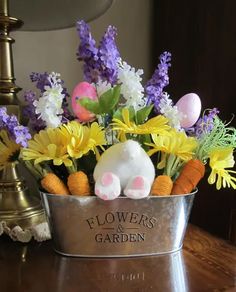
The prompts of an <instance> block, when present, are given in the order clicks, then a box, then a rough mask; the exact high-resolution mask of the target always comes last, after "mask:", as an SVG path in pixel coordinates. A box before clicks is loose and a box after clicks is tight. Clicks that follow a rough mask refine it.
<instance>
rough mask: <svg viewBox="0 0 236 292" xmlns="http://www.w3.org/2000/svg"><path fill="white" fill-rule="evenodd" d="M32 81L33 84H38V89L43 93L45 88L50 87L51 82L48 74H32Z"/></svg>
mask: <svg viewBox="0 0 236 292" xmlns="http://www.w3.org/2000/svg"><path fill="white" fill-rule="evenodd" d="M30 79H31V81H32V82H36V87H37V88H38V89H39V90H40V91H41V92H44V87H45V86H50V81H49V80H48V73H47V72H44V73H36V72H32V73H31V74H30Z"/></svg>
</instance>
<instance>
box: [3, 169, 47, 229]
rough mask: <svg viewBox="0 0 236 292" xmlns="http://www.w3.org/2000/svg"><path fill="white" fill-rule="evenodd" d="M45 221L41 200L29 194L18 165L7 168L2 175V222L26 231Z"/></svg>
mask: <svg viewBox="0 0 236 292" xmlns="http://www.w3.org/2000/svg"><path fill="white" fill-rule="evenodd" d="M45 220H46V219H45V214H44V210H43V208H42V205H41V203H40V200H39V198H37V197H36V196H33V195H31V194H30V193H29V190H28V188H27V187H26V185H25V181H24V180H23V179H22V178H21V177H20V176H19V173H18V169H17V168H16V165H15V164H14V163H12V164H9V165H8V166H6V167H5V168H4V169H3V170H2V172H1V173H0V222H2V221H4V222H5V223H6V225H7V226H8V227H9V228H13V227H15V226H17V225H18V226H20V227H21V228H22V229H26V228H30V227H32V226H34V225H37V224H40V223H42V222H45Z"/></svg>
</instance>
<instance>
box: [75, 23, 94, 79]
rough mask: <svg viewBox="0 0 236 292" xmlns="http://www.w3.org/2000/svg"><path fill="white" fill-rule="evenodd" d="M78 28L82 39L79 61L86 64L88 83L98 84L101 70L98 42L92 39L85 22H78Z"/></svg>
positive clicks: (78, 54)
mask: <svg viewBox="0 0 236 292" xmlns="http://www.w3.org/2000/svg"><path fill="white" fill-rule="evenodd" d="M76 27H77V31H78V35H79V37H80V45H79V47H78V51H77V59H78V60H79V61H83V62H84V78H85V80H86V81H87V82H97V81H98V75H99V70H98V63H97V61H98V56H97V54H98V49H97V48H96V42H95V40H94V39H93V38H92V35H91V32H90V28H89V26H88V24H87V23H86V22H85V21H83V20H81V21H78V22H77V26H76Z"/></svg>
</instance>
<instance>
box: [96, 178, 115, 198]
mask: <svg viewBox="0 0 236 292" xmlns="http://www.w3.org/2000/svg"><path fill="white" fill-rule="evenodd" d="M120 191H121V189H120V179H119V177H118V176H116V175H115V174H114V173H112V172H105V173H103V175H102V176H101V177H99V178H98V179H97V181H96V183H95V194H96V195H97V196H98V197H99V198H101V199H103V200H114V199H115V198H117V197H118V196H119V195H120Z"/></svg>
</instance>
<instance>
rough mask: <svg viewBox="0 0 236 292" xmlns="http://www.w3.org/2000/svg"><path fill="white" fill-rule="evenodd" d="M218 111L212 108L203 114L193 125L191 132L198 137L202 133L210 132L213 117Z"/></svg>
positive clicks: (212, 125)
mask: <svg viewBox="0 0 236 292" xmlns="http://www.w3.org/2000/svg"><path fill="white" fill-rule="evenodd" d="M218 113H219V110H218V109H217V108H213V109H211V110H209V111H208V113H207V114H204V115H203V117H202V118H199V120H198V121H197V123H196V124H195V126H194V127H193V129H192V131H191V134H192V133H193V134H195V135H196V136H197V137H198V138H200V137H201V136H202V135H204V134H207V133H210V132H211V131H212V129H213V127H214V118H215V117H216V116H217V114H218Z"/></svg>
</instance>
